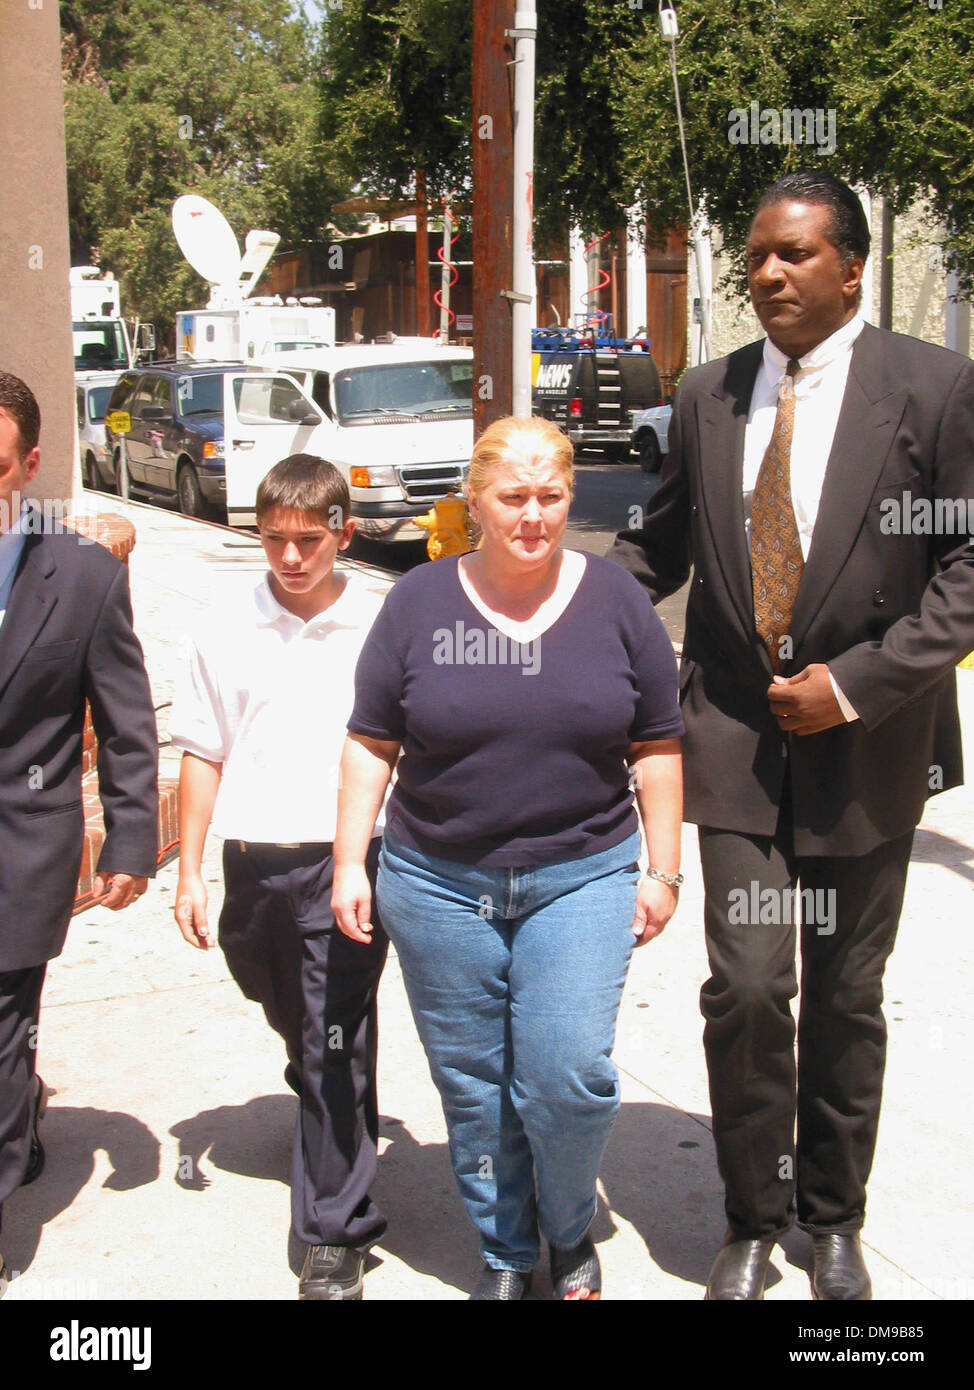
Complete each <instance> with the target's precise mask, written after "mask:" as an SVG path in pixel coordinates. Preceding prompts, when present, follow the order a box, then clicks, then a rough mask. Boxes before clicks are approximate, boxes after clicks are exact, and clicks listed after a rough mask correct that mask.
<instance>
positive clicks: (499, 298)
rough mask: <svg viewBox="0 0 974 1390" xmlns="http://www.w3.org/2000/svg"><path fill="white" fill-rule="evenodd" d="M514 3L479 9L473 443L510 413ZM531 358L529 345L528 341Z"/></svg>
mask: <svg viewBox="0 0 974 1390" xmlns="http://www.w3.org/2000/svg"><path fill="white" fill-rule="evenodd" d="M514 7H515V0H477V3H476V4H475V5H474V7H473V132H472V137H473V139H472V143H473V355H474V378H473V418H474V435H475V436H477V435H480V434H482V433H483V431H484V430H485V429H486V428H487V426H488V425H489V424H491V422H492V421H494V420H498V419H500V418H501V416H504V415H509V414H510V413H511V405H512V376H511V367H512V364H511V348H512V339H511V332H512V329H511V306H510V301H509V300H508V299H506V298H505V297H504V292H505V291H510V289H511V287H512V285H513V283H514V226H513V222H514V210H513V191H514V190H513V175H512V157H513V146H514V129H513V111H512V103H511V85H510V76H509V74H510V72H511V68H510V66H509V65H510V64H511V63H512V62H513V59H514V41H513V39H512V38H511V37H510V35H509V31H510V30H512V29H513V28H514ZM529 351H530V337H529Z"/></svg>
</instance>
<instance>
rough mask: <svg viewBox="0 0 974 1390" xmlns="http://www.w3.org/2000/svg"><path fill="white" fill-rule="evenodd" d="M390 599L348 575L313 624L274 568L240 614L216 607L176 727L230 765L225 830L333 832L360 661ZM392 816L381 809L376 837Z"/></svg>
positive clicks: (220, 802) (185, 745) (248, 836)
mask: <svg viewBox="0 0 974 1390" xmlns="http://www.w3.org/2000/svg"><path fill="white" fill-rule="evenodd" d="M381 607H382V598H381V597H379V596H378V595H376V594H372V593H370V592H369V591H368V590H367V589H366V588H365V587H364V586H363V585H362V584H361V582H360V581H359V580H358V579H357V578H356V576H355V575H348V576H346V579H345V589H344V592H343V593H342V594H341V595H340V596H339V597H338V598H337V599H336V600H335V602H334V603H333V604H332V605H331V607H330V608H328V609H326V610H325V612H324V613H319V614H318V615H317V617H314V618H312V619H311V621H310V622H307V623H305V622H302V620H301V619H300V618H298V617H296V616H295V614H293V613H289V612H288V611H287V609H286V608H282V607H281V605H280V604H279V603H278V602H277V600H276V599H275V597H274V595H273V594H272V593H271V589H270V585H269V583H268V580H267V577H266V576H265V577H264V578H263V579H262V580H261V582H260V583H259V584H258V586H257V588H256V589H255V591H254V594H253V599H252V601H251V603H250V604H249V605H248V607H247V608H246V609H245V610H244V611H243V612H242V613H241V614H239V615H230V616H228V615H226V614H223V613H221V614H219V615H214V616H213V617H211V618H210V619H209V620H208V621H207V626H206V628H205V630H203V631H202V632H200V633H199V634H198V635H197V636H196V638H195V639H194V640H193V642H192V648H191V652H190V657H189V661H188V663H186V665H185V667H184V670H183V672H182V674H181V680H180V682H179V684H178V686H177V692H176V698H175V700H174V702H173V709H172V716H171V718H170V721H169V729H170V735H171V738H172V742H173V746H174V747H176V748H179V749H181V750H182V751H183V752H186V753H195V754H196V755H197V756H198V757H200V758H207V759H209V760H210V761H211V762H222V764H223V776H222V779H221V782H220V789H219V792H218V793H217V799H216V805H215V806H214V809H213V822H212V829H213V831H214V832H215V833H216V834H217V835H220V836H222V837H223V838H224V839H234V840H257V841H263V842H269V843H272V844H293V843H298V842H302V841H308V840H313V841H332V840H334V838H335V827H336V814H337V809H338V807H337V800H338V785H339V766H340V763H341V754H342V746H343V744H344V742H345V725H346V723H347V722H348V717H349V715H350V714H351V712H352V705H353V704H354V700H355V665H356V662H357V661H358V656H359V652H360V651H361V649H362V644H363V642H364V641H365V638H366V636H367V634H368V631H369V629H370V627H371V626H372V624H373V622H374V621H375V618H376V616H377V614H378V612H379V609H380V608H381ZM382 824H383V818H382V813H381V812H380V814H379V820H378V822H377V824H376V830H375V833H376V834H380V833H381V830H382Z"/></svg>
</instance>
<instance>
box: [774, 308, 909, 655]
mask: <svg viewBox="0 0 974 1390" xmlns="http://www.w3.org/2000/svg"><path fill="white" fill-rule="evenodd" d="M880 342H881V339H880V335H879V333H878V332H877V331H876V330H875V329H874V328H871V327H870V325H869V324H867V325H866V326H865V327H864V328H863V330H862V333H861V334H860V335H859V338H858V339H857V340H856V343H855V346H854V347H853V350H852V361H851V363H850V365H849V377H848V380H847V382H846V389H845V395H844V396H843V398H842V408H841V410H840V411H839V419H838V423H837V425H836V429H835V438H834V439H833V441H832V451H831V453H830V454H829V461H828V464H827V466H826V469H825V479H824V481H823V484H822V497H821V501H820V502H819V508H818V515H817V517H816V519H815V529H814V531H813V532H812V544H811V548H810V549H809V552H808V559H807V560H806V562H805V569H804V572H803V574H802V578H801V583H800V584H799V586H798V596H797V598H796V600H795V611H794V613H793V614H792V620H791V636H792V639H793V641H794V643H795V646H796V647H797V646H798V644H799V643H800V642H801V640H802V638H803V637H804V636H805V633H806V632H807V631H808V628H809V625H810V624H811V622H812V620H813V619H814V617H815V615H816V613H818V611H819V609H820V608H821V606H822V604H823V603H824V602H825V599H826V598H827V596H828V593H829V590H830V589H831V588H832V585H833V584H834V583H835V581H836V579H837V578H838V576H839V572H840V571H841V569H842V566H843V565H844V564H845V562H846V560H847V559H848V557H849V552H850V551H851V550H852V548H853V546H854V545H855V543H856V537H857V536H858V535H859V531H860V529H861V527H862V522H863V517H864V516H865V514H866V510H867V508H868V506H869V501H870V498H871V497H872V495H873V493H874V491H875V488H876V483H877V481H878V479H879V475H880V473H881V472H882V470H883V465H884V464H885V462H886V456H887V454H888V453H889V451H890V448H891V446H892V444H893V440H894V438H895V437H896V431H897V429H898V428H899V424H900V420H901V419H902V418H903V411H904V409H905V408H906V399H907V391H906V388H900V389H899V390H893V389H892V386H893V383H891V382H890V381H889V380H888V378H887V374H886V372H885V370H884V364H883V360H882V354H881V351H880Z"/></svg>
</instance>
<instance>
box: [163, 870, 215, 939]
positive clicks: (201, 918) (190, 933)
mask: <svg viewBox="0 0 974 1390" xmlns="http://www.w3.org/2000/svg"><path fill="white" fill-rule="evenodd" d="M206 899H207V893H206V884H205V883H204V882H203V878H202V876H201V875H200V874H180V875H179V883H178V885H177V887H176V906H175V908H174V909H173V916H174V917H175V918H176V922H177V925H178V926H179V930H180V931H181V932H182V934H183V937H184V938H185V940H187V941H188V942H189V944H190V945H191V946H196V947H197V948H198V949H199V950H200V951H209V950H210V949H211V948H212V947H214V946H215V945H216V942H215V941H214V939H213V937H212V936H211V935H210V928H209V924H208V923H207V920H206Z"/></svg>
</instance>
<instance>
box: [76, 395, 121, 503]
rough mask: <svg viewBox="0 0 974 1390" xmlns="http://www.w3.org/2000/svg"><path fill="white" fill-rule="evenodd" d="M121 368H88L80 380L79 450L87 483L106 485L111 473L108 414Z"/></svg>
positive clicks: (82, 474)
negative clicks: (112, 369)
mask: <svg viewBox="0 0 974 1390" xmlns="http://www.w3.org/2000/svg"><path fill="white" fill-rule="evenodd" d="M118 377H119V374H118V372H86V373H84V374H83V376H82V377H81V378H80V379H79V380H78V381H77V384H76V391H75V394H76V397H77V405H78V454H79V457H80V459H81V481H82V482H83V483H84V485H85V487H96V488H97V487H104V486H105V485H106V483H107V481H108V477H109V467H108V461H107V456H106V449H105V415H106V413H107V410H108V402H109V400H110V399H111V395H112V392H113V390H114V389H115V386H116V384H117V382H118Z"/></svg>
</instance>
